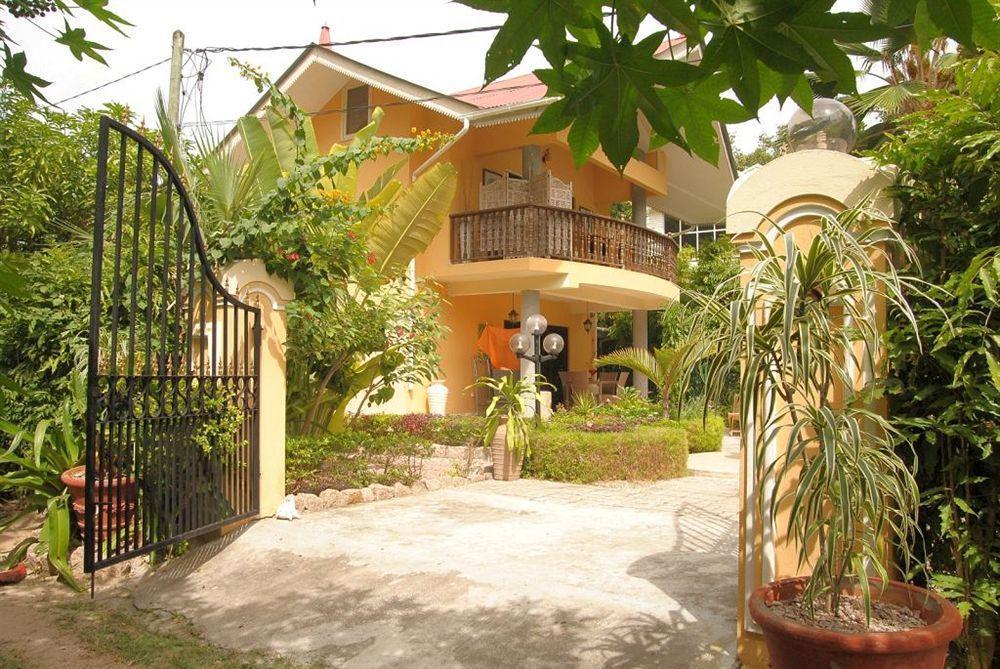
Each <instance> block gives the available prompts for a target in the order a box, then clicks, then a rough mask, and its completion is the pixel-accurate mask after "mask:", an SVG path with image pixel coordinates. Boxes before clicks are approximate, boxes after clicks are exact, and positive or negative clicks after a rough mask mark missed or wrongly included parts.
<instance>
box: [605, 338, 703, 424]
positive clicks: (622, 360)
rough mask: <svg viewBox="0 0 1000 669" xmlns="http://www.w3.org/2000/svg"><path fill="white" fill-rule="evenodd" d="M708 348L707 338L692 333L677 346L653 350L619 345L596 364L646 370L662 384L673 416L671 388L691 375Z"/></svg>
mask: <svg viewBox="0 0 1000 669" xmlns="http://www.w3.org/2000/svg"><path fill="white" fill-rule="evenodd" d="M704 350H705V348H704V344H703V341H702V340H701V339H700V338H695V337H691V338H689V339H687V340H686V341H684V342H682V343H680V344H678V345H677V346H662V347H660V348H657V349H654V350H653V351H648V350H646V349H643V348H635V347H628V348H622V349H618V350H617V351H612V352H611V353H608V354H607V355H604V356H601V357H600V358H597V359H596V360H594V366H595V367H607V366H609V365H615V366H618V367H628V368H629V369H631V370H632V371H633V372H635V373H637V374H642V375H643V376H645V377H646V378H648V379H649V380H650V381H652V382H653V383H654V384H655V385H656V387H657V388H659V390H660V401H661V402H662V403H663V415H664V416H669V415H670V400H671V396H672V395H671V392H672V391H673V389H674V387H675V386H676V385H677V384H678V383H682V382H683V381H684V379H685V378H686V377H687V376H688V373H689V371H690V370H691V368H692V367H693V365H694V363H695V362H697V361H698V360H699V359H700V358H701V356H702V355H703V354H704Z"/></svg>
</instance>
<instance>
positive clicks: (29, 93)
mask: <svg viewBox="0 0 1000 669" xmlns="http://www.w3.org/2000/svg"><path fill="white" fill-rule="evenodd" d="M3 52H4V58H3V80H4V81H6V82H7V83H8V84H10V85H11V86H13V87H14V90H16V91H17V92H18V93H20V94H21V95H23V96H24V97H26V98H28V99H29V100H31V101H34V100H35V99H41V100H46V98H45V96H44V95H42V92H41V90H39V89H42V88H45V87H46V86H48V85H49V84H50V83H51V82H49V81H45V80H44V79H42V78H40V77H36V76H35V75H33V74H31V73H29V72H27V71H26V70H25V69H24V68H25V66H26V65H27V64H28V57H27V56H26V55H25V54H24V52H23V51H19V52H18V53H11V51H10V47H9V46H8V45H7V44H6V43H4V45H3Z"/></svg>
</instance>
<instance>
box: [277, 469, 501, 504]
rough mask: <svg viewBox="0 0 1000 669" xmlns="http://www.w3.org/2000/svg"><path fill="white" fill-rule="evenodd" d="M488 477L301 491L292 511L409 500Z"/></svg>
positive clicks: (484, 479)
mask: <svg viewBox="0 0 1000 669" xmlns="http://www.w3.org/2000/svg"><path fill="white" fill-rule="evenodd" d="M492 478H493V477H492V476H491V475H490V474H486V473H480V474H474V475H473V476H471V477H464V476H442V477H440V478H430V479H421V480H419V481H417V482H416V483H414V484H413V485H404V484H402V483H396V484H394V485H391V486H388V485H382V484H381V483H373V484H371V485H370V486H366V487H364V488H348V489H347V490H334V489H333V488H327V489H326V490H324V491H323V492H321V493H320V494H318V495H314V494H312V493H308V492H300V493H296V495H295V508H296V509H298V510H299V511H301V512H303V513H309V512H312V511H323V510H326V509H336V508H339V507H342V506H348V505H349V504H362V503H365V502H377V501H381V500H384V499H392V498H394V497H408V496H410V495H419V494H422V493H425V492H430V491H432V490H441V489H442V488H459V487H461V486H465V485H469V484H470V483H478V482H479V481H486V480H488V479H492Z"/></svg>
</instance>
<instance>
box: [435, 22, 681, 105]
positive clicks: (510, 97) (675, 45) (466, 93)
mask: <svg viewBox="0 0 1000 669" xmlns="http://www.w3.org/2000/svg"><path fill="white" fill-rule="evenodd" d="M684 44H685V39H684V37H676V38H673V39H668V40H665V41H664V42H663V44H661V45H660V46H659V47H658V48H657V49H656V52H655V53H654V54H653V56H654V57H657V58H669V57H674V58H683V57H686V56H687V54H683V53H680V54H679V53H677V52H678V51H680V47H682V46H683V45H684ZM545 93H546V86H545V84H543V83H542V82H541V81H540V80H539V79H538V77H536V76H535V75H534V74H522V75H520V76H516V77H508V78H506V79H498V80H496V81H494V82H493V83H491V84H489V85H487V86H485V87H483V86H476V87H474V88H467V89H465V90H462V91H458V92H457V93H452V94H451V95H452V97H455V98H458V99H460V100H461V101H462V102H466V103H469V104H471V105H475V106H476V107H478V108H480V109H496V108H498V107H506V106H511V105H521V104H524V103H526V102H535V101H538V100H543V99H545V97H546V96H545Z"/></svg>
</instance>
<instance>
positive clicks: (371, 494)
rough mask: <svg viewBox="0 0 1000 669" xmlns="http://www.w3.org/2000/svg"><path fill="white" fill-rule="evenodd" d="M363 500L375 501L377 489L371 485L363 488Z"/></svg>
mask: <svg viewBox="0 0 1000 669" xmlns="http://www.w3.org/2000/svg"><path fill="white" fill-rule="evenodd" d="M361 501H362V502H374V501H375V491H374V490H372V487H371V486H368V487H367V488H362V489H361Z"/></svg>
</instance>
